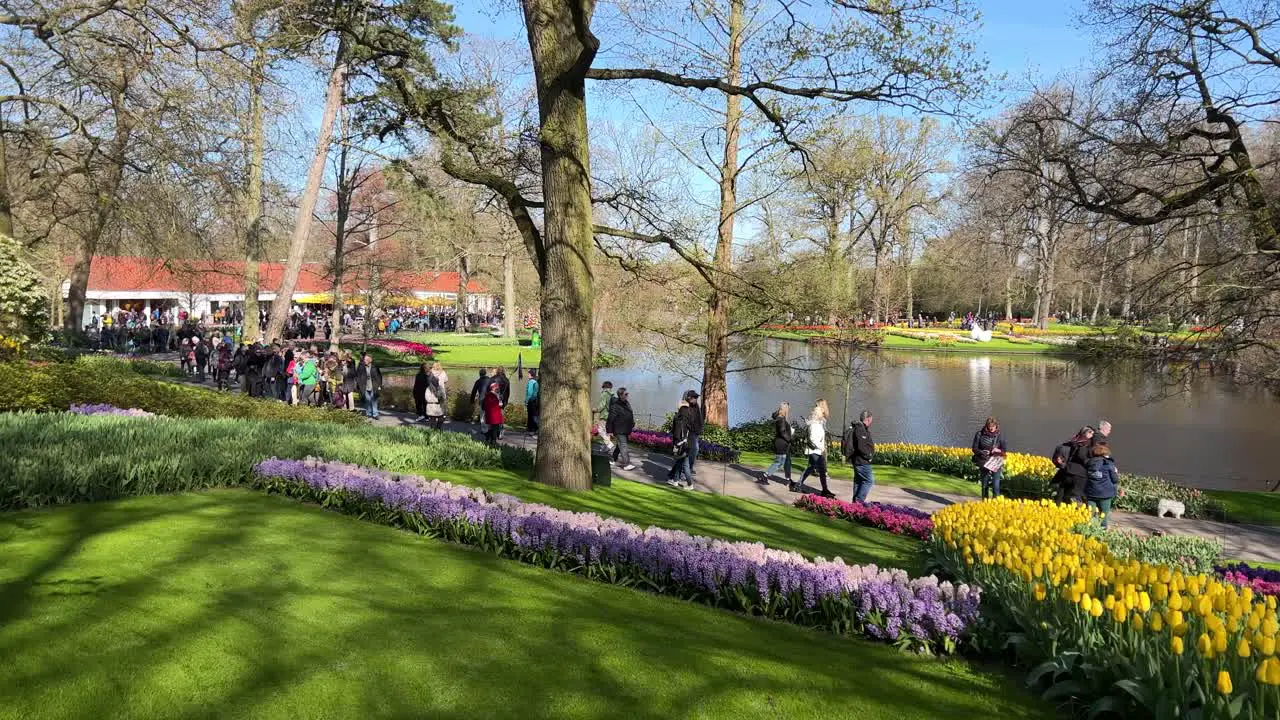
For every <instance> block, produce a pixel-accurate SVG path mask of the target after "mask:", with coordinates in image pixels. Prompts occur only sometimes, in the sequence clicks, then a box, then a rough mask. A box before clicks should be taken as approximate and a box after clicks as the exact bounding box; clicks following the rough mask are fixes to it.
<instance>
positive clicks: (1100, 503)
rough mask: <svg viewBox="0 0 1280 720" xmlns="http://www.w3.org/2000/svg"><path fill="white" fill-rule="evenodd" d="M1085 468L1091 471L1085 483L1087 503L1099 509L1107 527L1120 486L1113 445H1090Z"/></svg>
mask: <svg viewBox="0 0 1280 720" xmlns="http://www.w3.org/2000/svg"><path fill="white" fill-rule="evenodd" d="M1085 470H1087V471H1088V473H1089V475H1088V479H1087V480H1085V485H1084V497H1085V504H1086V505H1088V506H1089V507H1091V508H1093V509H1094V510H1097V511H1098V517H1099V518H1101V520H1102V527H1103V529H1106V527H1107V521H1108V520H1109V519H1110V518H1111V503H1112V501H1113V500H1114V499H1115V497H1116V489H1117V488H1118V487H1119V486H1120V475H1119V473H1117V472H1116V463H1115V461H1114V460H1112V459H1111V447H1110V446H1109V445H1107V444H1106V443H1098V444H1096V445H1090V446H1089V461H1088V462H1087V463H1086V464H1085Z"/></svg>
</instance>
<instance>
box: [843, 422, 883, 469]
mask: <svg viewBox="0 0 1280 720" xmlns="http://www.w3.org/2000/svg"><path fill="white" fill-rule="evenodd" d="M842 440H843V445H844V456H845V458H847V459H848V460H849V464H850V465H870V464H871V460H872V458H874V457H875V454H876V444H875V442H873V441H872V440H871V428H869V427H867V424H866V423H864V422H862V421H861V420H854V421H853V423H852V424H851V425H849V427H848V428H847V429H846V430H845V431H844V438H843V439H842Z"/></svg>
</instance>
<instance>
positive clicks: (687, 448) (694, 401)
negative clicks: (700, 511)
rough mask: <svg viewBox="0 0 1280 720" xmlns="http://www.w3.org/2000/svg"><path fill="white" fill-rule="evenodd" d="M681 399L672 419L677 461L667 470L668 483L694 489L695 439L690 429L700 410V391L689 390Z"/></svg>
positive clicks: (676, 486) (685, 488)
mask: <svg viewBox="0 0 1280 720" xmlns="http://www.w3.org/2000/svg"><path fill="white" fill-rule="evenodd" d="M681 399H682V401H683V402H681V404H680V408H679V409H678V410H677V411H676V416H675V419H674V420H672V421H671V440H672V445H671V452H672V454H673V455H675V462H673V463H671V470H669V471H668V472H667V484H668V485H670V486H671V487H674V488H680V489H682V490H692V489H693V478H692V476H691V475H690V473H689V453H690V452H691V448H692V445H693V443H694V441H695V440H694V438H693V436H692V435H691V434H690V430H691V428H692V427H693V416H694V414H696V413H697V412H698V410H697V405H698V393H696V392H694V391H693V390H687V391H685V394H684V396H683V398H681Z"/></svg>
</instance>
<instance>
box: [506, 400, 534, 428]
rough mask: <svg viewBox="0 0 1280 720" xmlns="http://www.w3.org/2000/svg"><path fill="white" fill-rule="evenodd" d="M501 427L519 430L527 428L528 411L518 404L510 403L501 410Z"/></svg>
mask: <svg viewBox="0 0 1280 720" xmlns="http://www.w3.org/2000/svg"><path fill="white" fill-rule="evenodd" d="M502 415H503V423H502V424H503V425H506V426H507V427H509V428H518V429H520V430H523V429H525V428H526V427H528V423H529V411H528V409H527V408H526V407H525V406H524V405H521V404H520V403H510V404H508V405H507V406H506V407H505V408H503V409H502Z"/></svg>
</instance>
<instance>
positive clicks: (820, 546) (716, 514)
mask: <svg viewBox="0 0 1280 720" xmlns="http://www.w3.org/2000/svg"><path fill="white" fill-rule="evenodd" d="M423 474H424V475H425V476H426V477H429V478H437V479H440V480H444V481H447V482H451V483H457V484H459V485H473V486H477V487H483V488H485V489H487V490H491V491H494V492H502V493H507V494H509V495H515V496H516V497H519V498H521V499H523V500H528V501H531V502H540V503H544V504H546V505H552V506H554V507H558V508H564V509H566V510H577V511H581V512H594V513H599V514H601V515H608V516H611V517H616V518H621V519H623V520H627V521H629V522H633V523H636V524H637V525H642V526H648V525H656V526H658V527H664V528H671V529H675V530H684V531H686V532H690V533H693V534H695V535H706V536H708V537H719V538H724V539H727V540H746V541H749V542H762V543H764V544H765V545H768V546H769V547H775V548H783V549H787V550H794V551H796V552H799V553H802V554H804V555H807V556H809V557H814V556H818V555H821V556H823V557H827V558H832V557H836V556H839V557H841V558H844V560H845V561H846V562H849V563H853V564H859V565H861V564H866V563H875V564H876V565H879V566H881V567H896V568H902V569H904V570H906V571H908V572H910V573H912V574H917V575H918V574H920V573H921V572H922V571H923V559H924V558H923V555H922V553H921V544H920V543H919V542H918V541H917V540H914V539H912V538H908V537H903V536H900V535H890V534H889V533H887V532H884V531H883V530H876V529H874V528H869V527H864V526H862V525H856V524H854V523H851V522H849V521H847V520H837V519H834V518H828V517H822V516H820V515H815V514H813V513H811V512H807V511H805V510H800V509H798V508H794V507H791V506H789V505H778V504H775V503H768V502H759V501H755V500H746V499H743V498H736V497H732V496H726V495H712V494H710V493H702V492H685V491H683V490H675V489H672V488H669V487H667V486H665V485H650V484H648V483H639V482H631V481H629V480H620V479H618V478H614V480H613V485H612V487H597V488H596V489H594V490H592V491H591V492H576V491H570V490H562V489H560V488H554V487H551V486H549V485H542V484H540V483H535V482H531V481H529V480H526V479H524V477H523V476H522V475H520V474H518V473H515V472H511V471H509V470H499V469H491V470H450V471H434V472H424V473H423Z"/></svg>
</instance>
